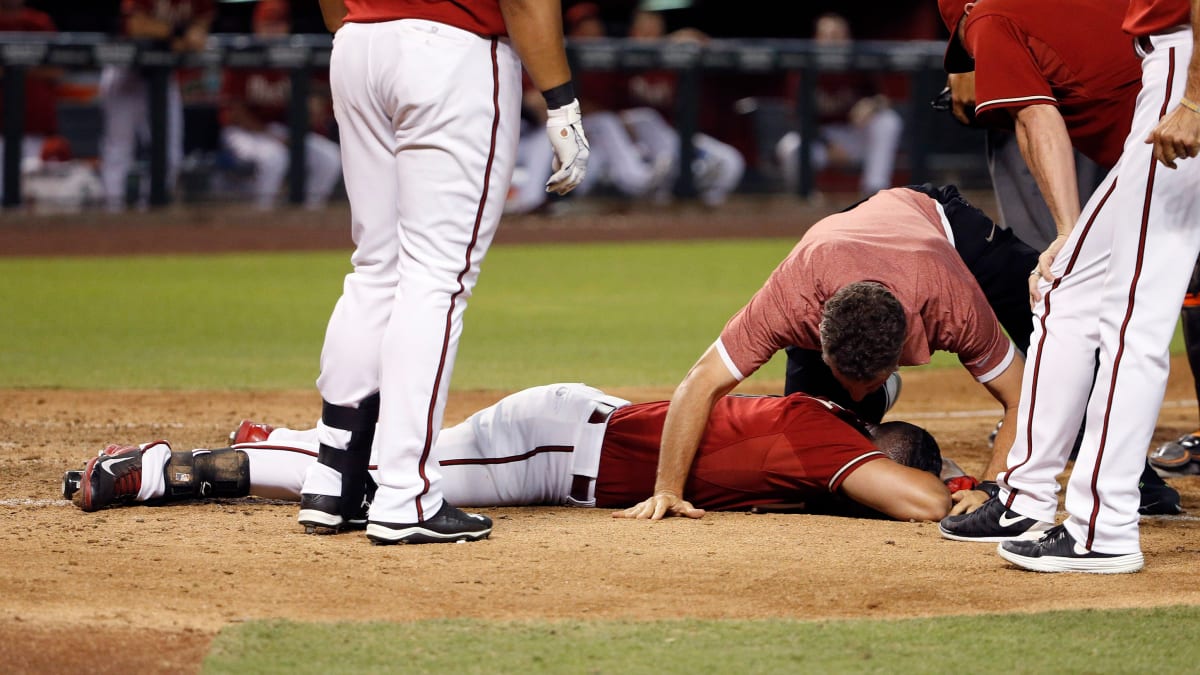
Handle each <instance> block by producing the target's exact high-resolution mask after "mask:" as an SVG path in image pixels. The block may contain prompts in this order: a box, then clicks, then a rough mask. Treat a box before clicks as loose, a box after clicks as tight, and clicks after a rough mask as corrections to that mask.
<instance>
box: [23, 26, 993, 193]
mask: <svg viewBox="0 0 1200 675" xmlns="http://www.w3.org/2000/svg"><path fill="white" fill-rule="evenodd" d="M330 49H331V39H330V37H329V36H327V35H315V34H302V35H292V36H288V37H286V38H279V39H265V38H260V37H256V36H252V35H242V34H236V35H235V34H214V35H212V36H210V39H209V43H208V47H207V49H206V50H204V51H203V52H198V53H188V54H182V55H180V54H175V53H172V52H170V51H169V50H164V49H163V48H162V47H161V46H159V45H155V44H151V43H141V42H136V41H128V40H122V39H119V38H116V37H115V36H111V35H107V34H103V33H59V34H46V33H40V34H39V33H0V68H3V95H4V101H5V116H4V127H3V129H2V130H0V131H2V133H3V135H4V138H5V139H6V143H5V144H4V156H3V158H2V161H3V163H4V164H3V166H4V180H3V186H2V188H3V206H5V207H15V206H19V205H20V203H21V197H20V195H21V185H20V181H21V173H20V163H21V142H20V140H21V138H22V136H23V134H24V126H25V120H24V105H23V100H24V83H25V73H26V71H27V70H28V69H29V68H31V67H35V66H54V67H59V68H64V69H97V70H98V69H100V68H102V67H103V66H106V65H117V66H133V67H137V68H141V69H143V70H144V71H145V73H146V75H147V78H148V81H149V84H150V86H149V87H148V98H149V101H148V105H149V113H150V114H149V121H150V124H149V125H150V129H149V131H150V139H151V140H150V150H149V172H148V173H149V182H150V189H149V201H150V204H151V206H162V205H165V204H167V203H168V202H169V201H170V198H171V197H170V191H169V190H168V186H167V185H166V173H167V172H166V161H167V152H166V143H165V139H166V109H167V85H168V81H169V78H170V77H171V73H172V71H174V70H175V69H178V68H207V67H219V68H264V67H266V68H281V69H285V70H287V71H289V72H290V74H291V105H290V106H289V110H288V127H289V137H290V142H289V144H288V145H289V151H290V153H291V162H290V168H289V174H288V199H289V202H291V203H293V204H299V203H301V202H302V201H303V199H304V194H305V189H304V188H305V185H304V182H305V175H304V174H305V172H304V166H305V161H304V160H305V157H304V154H305V144H304V142H303V139H304V134H305V133H306V130H307V129H308V126H309V119H308V114H309V111H308V106H307V105H306V99H307V97H308V94H309V91H310V89H309V87H310V86H311V85H310V83H311V77H310V76H311V74H312V72H313V71H314V70H316V69H322V68H328V66H329V53H330ZM567 49H568V54H569V57H570V59H571V63H572V67H573V68H574V69H575V70H577V71H582V70H609V71H629V72H633V71H639V70H668V71H673V72H675V73H676V74H677V78H678V88H677V92H676V100H675V111H674V112H675V115H674V118H675V119H674V122H675V125H676V128H677V130H678V131H679V135H680V139H681V141H682V142H681V144H680V145H681V147H680V154H681V157H680V160H681V161H680V166H682V167H691V166H692V159H693V157H694V149H693V147H692V144H691V142H690V139H691V137H692V132H695V131H696V130H697V129H698V124H699V110H700V105H701V102H702V101H703V100H704V99H703V91H702V88H703V86H704V77H703V76H704V74H705V73H709V72H726V73H728V72H733V73H746V74H755V75H762V74H778V75H779V76H780V77H783V76H785V75H786V74H787V73H789V72H796V73H799V75H800V90H799V93H798V95H797V96H796V98H795V100H794V102H793V103H794V105H795V111H794V118H795V120H797V124H798V126H799V131H800V135H801V148H800V153H799V157H798V159H797V161H798V162H799V167H798V176H799V182H798V185H797V187H796V189H797V191H798V192H799V194H800V195H801V196H808V195H810V194H811V193H812V192H813V190H814V186H815V175H814V171H813V164H812V152H811V151H812V148H811V144H812V139H814V138H816V137H817V123H816V111H815V99H816V86H817V76H818V75H819V74H821V73H826V72H846V71H875V72H881V73H890V74H896V75H899V76H903V77H906V78H908V84H909V95H908V98H907V100H906V101H904V102H902V105H904V106H907V110H904V111H903V113H904V117H905V119H906V123H905V137H904V142H903V146H902V147H903V150H904V151H905V154H906V158H907V169H908V173H909V177H910V179H911V180H912V181H914V182H920V181H924V180H929V179H930V177H931V170H930V169H931V167H930V160H931V154H932V153H931V149H932V148H934V147H935V146H936V145H938V144H937V143H935V140H937V139H939V138H944V136H945V134H946V130H947V126H948V123H947V121H946V120H947V119H948V118H947V117H946V116H945V115H944V114H939V113H935V112H934V111H932V110H931V109H930V107H929V101H930V100H931V99H932V98H933V97H934V96H935V95H936V94H937V93H938V91H940V90H941V88H942V86H943V85H944V83H945V74H944V72H943V70H942V56H943V52H944V49H945V45H944V43H941V42H936V41H924V40H915V41H858V42H854V43H851V44H849V45H847V46H829V45H819V44H816V43H814V42H812V41H810V40H798V39H795V40H793V39H787V40H784V39H778V40H763V39H755V40H729V39H725V40H712V41H710V42H707V43H705V44H703V45H701V44H694V43H678V42H669V41H658V42H647V41H643V40H637V41H635V40H629V39H623V38H610V39H594V40H588V41H586V42H583V41H575V42H570V41H569V42H568V44H567ZM939 127H940V130H939ZM963 154H970V155H973V156H975V157H981V155H982V152H981V150H979V149H978V148H972V149H969V150H964V153H963ZM681 173H682V175H681V176H680V179H679V184H678V185H677V186H676V191H677V192H678V193H680V195H681V196H684V197H687V196H693V195H694V194H695V190H694V188H693V185H692V180H691V175H690V173H689V172H688V171H683V172H681Z"/></svg>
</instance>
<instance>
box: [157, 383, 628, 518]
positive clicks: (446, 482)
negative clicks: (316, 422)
mask: <svg viewBox="0 0 1200 675" xmlns="http://www.w3.org/2000/svg"><path fill="white" fill-rule="evenodd" d="M626 405H629V401H626V400H624V399H621V398H616V397H614V396H609V395H607V394H605V393H604V392H602V391H600V390H599V389H595V388H592V387H589V386H587V385H584V384H577V383H566V384H550V385H544V386H541V387H532V388H530V389H525V390H523V391H520V392H517V393H515V394H512V395H509V396H506V397H504V398H503V399H501V400H500V401H498V402H497V403H496V404H495V405H493V406H490V407H488V408H484V409H483V410H480V411H479V412H477V413H475V414H474V415H471V416H470V417H469V418H467V419H466V420H464V421H463V422H461V423H459V424H457V425H455V426H453V427H450V428H448V429H444V430H443V431H442V433H441V434H440V435H439V436H438V442H437V445H435V446H434V448H433V455H432V459H433V461H434V462H436V463H437V464H439V465H440V467H441V470H442V472H443V476H442V483H441V486H442V490H443V493H444V494H445V496H446V499H448V500H450V502H451V503H453V504H461V505H462V506H529V505H538V504H545V505H563V504H568V503H570V504H573V505H577V506H578V505H581V504H579V503H578V501H572V499H571V487H572V483H573V481H574V478H575V476H587V477H590V478H593V479H594V478H595V477H596V473H597V469H598V467H599V462H600V447H601V444H602V443H603V440H604V430H605V428H606V427H607V422H606V420H607V415H602V416H603V417H604V418H605V421H595V417H594V414H595V413H597V412H600V413H609V412H611V411H612V410H614V409H616V408H620V407H623V406H626ZM317 433H318V432H317V430H316V429H303V430H294V429H287V428H278V429H275V430H274V431H273V432H271V435H270V437H269V438H267V440H265V441H262V442H258V443H242V444H240V445H235V446H233V447H235V448H237V449H238V450H241V451H243V452H245V453H246V455H247V456H248V457H249V460H250V494H252V495H254V496H256V497H263V498H266V499H286V500H292V501H294V500H298V499H299V498H300V491H301V488H302V486H303V484H304V477H305V473H306V472H307V470H308V468H309V467H310V466H313V465H314V464H316V461H317V448H318V445H319V444H318V441H317ZM142 447H143V448H144V449H145V450H146V453H145V454H144V455H143V456H142V466H143V467H152V466H160V467H161V466H166V464H167V462H168V460H170V459H171V448H170V446H169V445H168V444H166V443H162V442H155V443H149V444H145V445H143V446H142ZM193 452H207V451H206V450H202V449H201V450H195V451H193ZM376 460H377V457H376V456H375V455H374V454H372V456H371V464H372V466H374V465H375V464H376ZM371 475H372V477H373V478H376V479H377V480H378V474H377V472H376V471H375V470H372V471H371ZM165 491H166V480H165V478H164V477H163V473H162V471H149V470H147V471H144V472H143V478H142V486H141V490H140V491H139V493H138V497H137V499H138V500H139V501H146V500H150V499H156V498H158V497H161V496H162V495H163V494H164V493H165Z"/></svg>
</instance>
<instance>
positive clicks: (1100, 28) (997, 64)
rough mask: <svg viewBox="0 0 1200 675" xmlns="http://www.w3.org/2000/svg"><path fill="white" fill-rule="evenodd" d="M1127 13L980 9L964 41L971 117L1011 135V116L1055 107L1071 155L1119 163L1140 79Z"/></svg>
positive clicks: (1095, 5) (1035, 3) (1120, 7)
mask: <svg viewBox="0 0 1200 675" xmlns="http://www.w3.org/2000/svg"><path fill="white" fill-rule="evenodd" d="M1181 2H1182V0H1181ZM1125 8H1126V2H1125V0H1055V2H1045V1H1044V0H1006V1H1005V2H981V3H978V4H977V5H976V6H975V9H974V10H973V11H972V12H971V13H970V14H968V15H967V20H966V33H965V36H964V39H965V43H966V47H967V50H968V51H969V52H970V53H972V54H974V55H975V101H976V105H975V115H976V117H978V118H979V119H980V120H981V121H982V122H983V123H985V124H989V125H994V126H1002V127H1010V128H1011V126H1012V118H1011V115H1010V114H1009V113H1010V112H1015V111H1016V110H1017V109H1020V108H1024V107H1027V106H1031V105H1037V104H1048V105H1053V106H1057V107H1058V109H1059V112H1060V113H1061V114H1062V116H1063V119H1064V120H1065V122H1066V125H1067V133H1068V134H1069V135H1070V136H1071V143H1072V145H1074V146H1075V148H1076V149H1078V150H1079V151H1080V152H1082V153H1083V154H1085V155H1087V156H1088V157H1089V158H1091V159H1092V160H1094V161H1095V162H1097V163H1098V164H1100V165H1101V166H1104V167H1111V166H1113V165H1114V164H1116V162H1117V159H1118V158H1119V157H1120V156H1121V146H1122V145H1123V144H1124V142H1125V136H1126V135H1127V134H1128V133H1129V127H1130V125H1131V124H1132V123H1133V107H1134V102H1135V100H1136V98H1137V94H1138V91H1139V90H1140V89H1141V78H1142V70H1141V64H1140V62H1139V61H1138V58H1137V55H1136V53H1135V52H1134V51H1133V44H1132V42H1131V40H1130V38H1129V36H1128V35H1127V34H1125V33H1124V32H1123V31H1122V30H1121V22H1122V20H1123V19H1124V17H1125ZM1066 26H1070V30H1066V29H1064V27H1066Z"/></svg>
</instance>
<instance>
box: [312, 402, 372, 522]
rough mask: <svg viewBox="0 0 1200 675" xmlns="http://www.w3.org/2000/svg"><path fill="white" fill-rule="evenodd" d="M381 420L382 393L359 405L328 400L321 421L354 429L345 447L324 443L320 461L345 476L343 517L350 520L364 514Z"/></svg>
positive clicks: (343, 484) (332, 425)
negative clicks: (354, 405)
mask: <svg viewBox="0 0 1200 675" xmlns="http://www.w3.org/2000/svg"><path fill="white" fill-rule="evenodd" d="M378 420H379V394H378V393H376V394H372V395H371V396H368V397H367V398H365V399H363V401H362V402H361V403H359V404H358V407H357V408H348V407H345V406H337V405H333V404H332V403H329V402H325V403H324V405H323V406H322V408H321V422H322V423H323V424H325V426H328V427H333V428H335V429H342V430H344V431H349V432H350V441H349V442H348V443H347V444H346V448H345V449H338V448H331V447H329V446H326V445H321V447H320V450H319V451H318V454H317V461H318V462H320V463H322V464H325V465H326V466H329V467H331V468H333V469H336V470H337V471H338V473H340V474H341V476H342V499H341V510H342V517H343V518H345V519H347V520H350V519H354V518H360V517H361V515H362V504H363V497H364V495H365V493H366V482H367V481H368V480H369V478H370V476H369V475H368V473H367V467H368V465H369V464H370V461H371V445H372V444H373V443H374V442H375V423H376V422H377V421H378Z"/></svg>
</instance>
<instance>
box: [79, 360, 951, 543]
mask: <svg viewBox="0 0 1200 675" xmlns="http://www.w3.org/2000/svg"><path fill="white" fill-rule="evenodd" d="M666 411H667V402H666V401H659V402H653V403H637V404H630V403H629V402H628V401H625V400H623V399H619V398H616V397H613V396H608V395H606V394H604V393H603V392H601V391H599V390H598V389H594V388H592V387H589V386H586V385H583V384H551V385H545V386H540V387H533V388H531V389H526V390H524V391H521V392H518V393H516V394H512V395H510V396H507V397H505V398H504V399H502V400H500V401H499V402H498V403H496V404H495V405H493V406H490V407H488V408H485V409H483V410H481V411H479V412H477V413H475V414H474V415H472V416H471V417H469V418H468V419H467V420H465V421H464V422H462V423H461V424H458V425H456V426H454V427H451V428H449V429H445V430H444V431H442V433H441V435H440V436H439V437H438V442H437V445H436V446H435V447H434V450H433V458H432V459H433V460H434V461H435V462H436V465H437V466H438V468H439V469H440V471H441V472H442V478H443V484H444V486H445V491H446V498H447V499H448V500H450V501H452V502H453V503H455V504H462V505H464V506H525V505H572V506H595V507H602V508H621V507H626V506H629V505H631V504H634V503H636V502H637V501H638V499H639V498H640V497H641V496H642V495H644V494H645V493H646V492H647V491H648V490H650V489H651V487H652V486H653V484H654V473H655V466H656V464H657V462H658V448H659V442H660V440H661V436H662V427H663V419H664V417H665V415H666ZM232 440H233V445H232V447H230V448H223V449H218V450H206V449H197V450H191V451H184V452H178V451H174V450H172V448H171V446H170V444H169V443H167V442H166V441H154V442H152V443H147V444H144V445H141V446H118V445H113V446H109V447H108V448H107V449H105V450H104V451H103V452H101V453H100V454H99V455H98V456H97V457H95V458H93V459H92V460H91V461H89V462H88V463H87V465H86V467H85V468H84V469H83V470H82V471H68V472H67V474H66V476H65V477H64V481H63V494H64V497H66V498H68V499H71V498H73V499H74V500H75V502H76V503H77V504H78V505H79V506H80V507H81V508H82V509H83V510H85V511H94V510H97V509H101V508H104V507H106V506H113V505H123V504H132V503H136V502H153V503H162V502H166V501H174V500H181V499H194V498H198V497H244V496H247V495H250V494H253V495H256V496H260V497H265V498H272V499H289V500H295V499H299V498H300V488H301V484H302V483H303V481H304V473H305V470H306V469H307V468H308V467H309V465H311V464H312V463H313V462H315V461H316V457H317V440H316V431H315V430H303V431H297V430H291V429H284V428H272V427H269V426H267V425H262V424H254V423H251V422H248V421H247V422H243V423H242V425H241V426H240V427H239V428H238V430H237V431H236V432H235V433H234V437H233V439H232ZM374 468H375V467H374V459H372V467H371V469H372V471H374ZM942 474H945V476H943V475H942ZM943 477H945V479H946V481H947V482H946V483H943V480H942V478H943ZM947 485H950V486H951V487H952V488H955V489H957V488H969V487H972V486H973V485H974V479H973V478H971V477H969V476H964V475H963V473H962V471H961V470H960V469H959V468H958V467H957V466H956V465H955V464H954V463H953V462H952V461H950V460H945V461H944V463H943V459H942V457H941V454H940V451H939V449H938V446H937V443H936V442H935V441H934V439H933V437H932V436H930V435H929V434H928V433H927V432H925V431H924V430H923V429H921V428H920V427H917V426H915V425H912V424H908V423H905V422H887V423H885V424H882V425H879V426H874V427H871V428H870V429H869V430H868V428H867V426H865V425H864V424H863V423H862V422H861V421H860V420H859V419H858V418H857V417H855V416H854V415H853V414H852V413H850V412H848V411H846V410H845V409H843V408H842V407H840V406H838V405H837V404H834V403H831V402H829V401H827V400H824V399H820V398H814V397H811V396H807V395H804V394H792V395H789V396H740V395H732V396H726V397H724V398H723V399H722V400H721V401H720V402H719V403H718V404H717V405H716V406H715V409H714V412H713V416H712V419H711V421H710V423H709V426H708V430H707V432H706V434H705V436H704V439H703V442H702V444H701V447H700V452H699V453H698V454H697V457H696V462H695V467H694V469H693V471H692V473H691V477H690V479H689V482H688V485H687V495H688V499H690V500H691V501H692V502H693V503H694V504H696V505H697V506H698V507H699V508H704V509H713V510H722V511H725V510H748V509H759V510H790V511H799V510H804V511H807V512H822V513H829V512H839V513H852V514H854V515H876V516H878V515H880V514H882V515H884V516H887V517H891V518H895V519H897V520H926V521H936V520H938V519H940V518H942V517H943V516H945V515H946V514H947V513H948V512H949V511H950V504H951V499H950V489H948V487H947ZM365 506H366V505H365V504H364V509H363V514H362V518H361V520H352V521H351V525H358V526H362V525H364V524H365V522H366V513H365Z"/></svg>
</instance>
